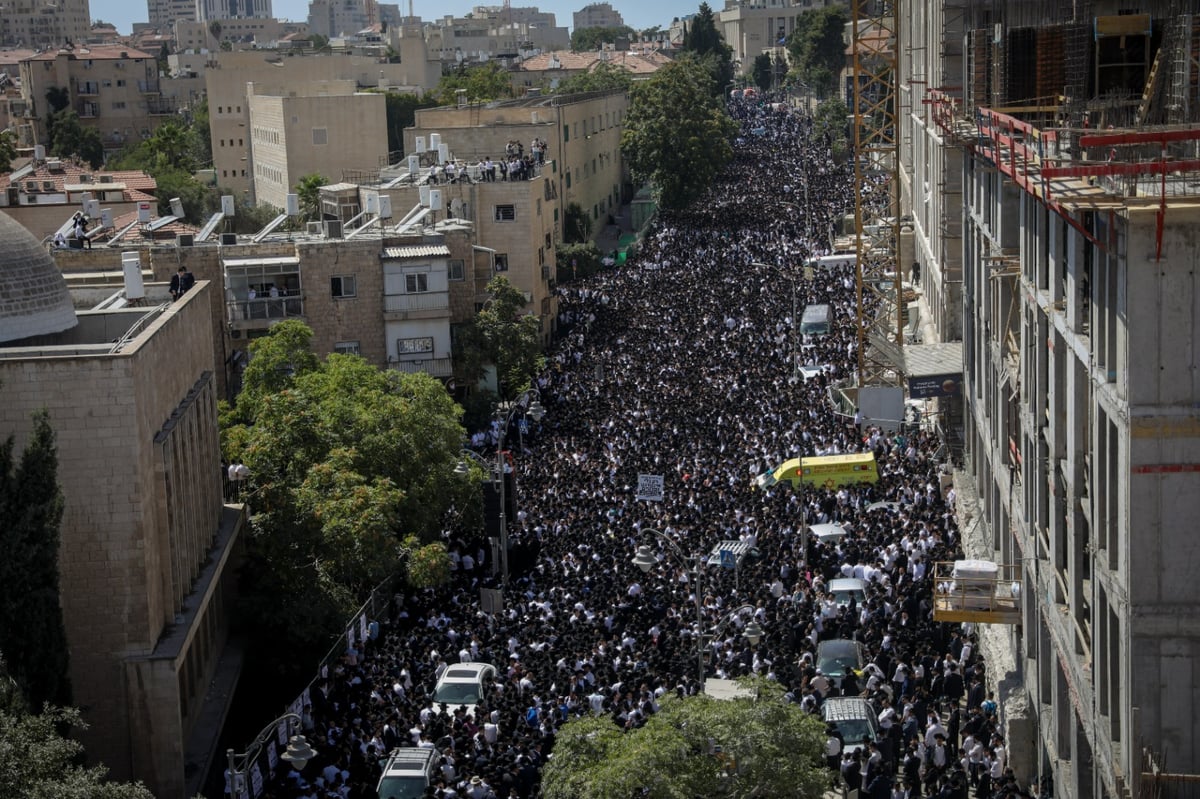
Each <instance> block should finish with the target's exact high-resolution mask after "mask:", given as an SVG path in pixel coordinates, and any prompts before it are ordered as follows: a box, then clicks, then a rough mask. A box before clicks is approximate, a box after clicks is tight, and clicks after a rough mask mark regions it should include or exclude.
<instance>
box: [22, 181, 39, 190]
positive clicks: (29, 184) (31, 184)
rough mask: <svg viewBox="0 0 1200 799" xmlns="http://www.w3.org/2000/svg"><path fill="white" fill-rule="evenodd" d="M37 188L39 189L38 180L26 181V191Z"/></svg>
mask: <svg viewBox="0 0 1200 799" xmlns="http://www.w3.org/2000/svg"><path fill="white" fill-rule="evenodd" d="M37 190H38V182H37V181H36V180H27V181H25V191H37Z"/></svg>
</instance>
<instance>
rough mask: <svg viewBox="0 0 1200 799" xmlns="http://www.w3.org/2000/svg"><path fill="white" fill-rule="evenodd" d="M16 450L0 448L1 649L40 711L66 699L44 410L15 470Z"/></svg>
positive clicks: (55, 513) (53, 483)
mask: <svg viewBox="0 0 1200 799" xmlns="http://www.w3.org/2000/svg"><path fill="white" fill-rule="evenodd" d="M13 452H14V440H13V438H12V437H11V436H10V437H9V438H8V440H7V441H6V442H4V444H3V445H0V551H2V552H4V557H3V558H0V650H2V651H3V654H4V656H5V657H6V658H7V660H8V663H9V664H11V665H10V668H11V669H12V675H13V677H14V678H15V679H16V681H17V683H18V684H19V685H20V686H21V689H22V690H23V692H24V694H25V695H26V696H27V697H28V699H29V702H30V704H31V706H32V707H34V708H41V706H42V705H43V704H44V703H46V702H50V703H52V704H62V703H66V702H69V701H70V698H71V684H70V680H69V678H68V676H67V667H68V650H67V634H66V629H65V627H64V626H63V618H62V606H61V605H60V602H59V573H58V548H59V541H60V532H59V525H60V523H61V521H62V514H63V497H62V491H61V489H60V488H59V484H58V450H57V447H56V445H55V441H54V430H53V429H52V428H51V427H50V420H49V416H48V414H47V413H46V412H45V411H39V412H38V413H36V414H35V415H34V417H33V430H32V432H31V434H30V438H29V442H28V443H27V444H26V446H25V449H24V451H23V452H22V453H21V461H20V464H19V465H16V466H14V464H13ZM0 759H2V758H0ZM4 795H7V794H5V793H4V792H3V791H0V796H4Z"/></svg>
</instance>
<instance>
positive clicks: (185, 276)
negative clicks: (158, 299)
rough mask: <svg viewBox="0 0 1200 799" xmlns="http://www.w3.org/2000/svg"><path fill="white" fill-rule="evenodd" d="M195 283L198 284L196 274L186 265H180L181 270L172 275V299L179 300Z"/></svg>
mask: <svg viewBox="0 0 1200 799" xmlns="http://www.w3.org/2000/svg"><path fill="white" fill-rule="evenodd" d="M194 285H196V277H195V275H193V274H192V273H191V272H189V271H188V268H187V267H186V266H180V267H179V271H177V272H176V273H175V274H174V276H172V277H171V299H173V300H178V299H179V298H180V297H182V296H183V295H184V294H186V293H187V290H188V289H190V288H191V287H192V286H194Z"/></svg>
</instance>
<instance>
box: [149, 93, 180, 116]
mask: <svg viewBox="0 0 1200 799" xmlns="http://www.w3.org/2000/svg"><path fill="white" fill-rule="evenodd" d="M178 110H179V103H178V100H177V98H175V97H147V98H146V112H147V113H149V114H151V115H152V116H156V115H162V114H174V113H176V112H177V111H178Z"/></svg>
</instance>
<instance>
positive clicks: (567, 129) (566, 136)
mask: <svg viewBox="0 0 1200 799" xmlns="http://www.w3.org/2000/svg"><path fill="white" fill-rule="evenodd" d="M47 66H49V62H47ZM570 140H571V126H570V124H567V123H564V124H563V144H566V143H567V142H569V141H570Z"/></svg>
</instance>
